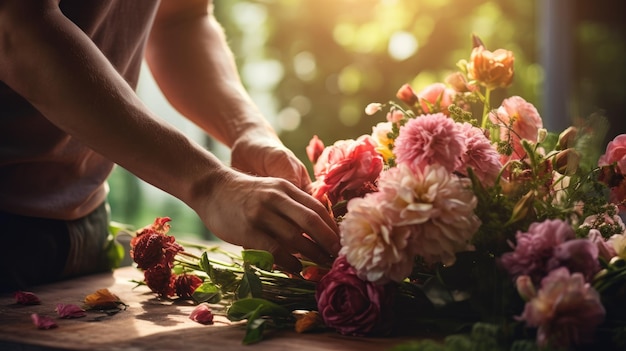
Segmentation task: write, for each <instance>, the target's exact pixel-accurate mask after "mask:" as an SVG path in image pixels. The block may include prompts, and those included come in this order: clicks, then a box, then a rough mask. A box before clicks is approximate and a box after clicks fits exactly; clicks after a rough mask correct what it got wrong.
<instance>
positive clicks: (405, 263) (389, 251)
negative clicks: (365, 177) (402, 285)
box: [339, 193, 416, 284]
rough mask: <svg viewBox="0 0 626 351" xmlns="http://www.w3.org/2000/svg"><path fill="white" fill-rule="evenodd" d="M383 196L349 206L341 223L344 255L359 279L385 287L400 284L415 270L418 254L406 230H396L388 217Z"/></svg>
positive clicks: (358, 201)
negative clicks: (415, 260)
mask: <svg viewBox="0 0 626 351" xmlns="http://www.w3.org/2000/svg"><path fill="white" fill-rule="evenodd" d="M383 195H384V194H382V193H370V194H367V195H366V196H365V197H364V198H354V199H352V200H350V202H348V213H347V214H346V215H345V216H344V219H343V220H342V221H341V223H340V230H341V245H342V248H341V251H340V253H339V254H340V255H343V256H345V257H346V260H347V261H348V263H350V265H351V266H352V267H354V269H355V271H356V273H357V275H358V276H359V278H361V279H364V280H367V281H370V282H374V283H378V284H383V283H387V282H389V281H390V280H392V281H396V282H400V281H402V280H403V279H404V278H406V277H407V276H408V275H409V274H410V273H411V270H412V269H413V260H414V257H415V254H416V250H415V247H413V246H412V245H410V244H411V236H410V231H409V229H408V228H407V227H406V226H404V227H403V226H400V227H397V226H394V225H393V223H392V222H391V221H390V217H388V216H386V215H385V213H384V209H383V207H384V206H385V202H384V199H383V198H382V197H383Z"/></svg>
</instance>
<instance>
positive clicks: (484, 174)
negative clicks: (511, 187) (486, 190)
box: [456, 123, 502, 186]
mask: <svg viewBox="0 0 626 351" xmlns="http://www.w3.org/2000/svg"><path fill="white" fill-rule="evenodd" d="M460 129H461V133H463V135H464V136H465V145H466V146H467V151H466V152H465V153H464V154H463V155H461V161H462V164H461V165H460V166H459V167H457V169H456V171H457V172H459V173H460V174H463V175H465V176H467V168H471V169H472V170H473V171H474V174H476V177H478V180H480V182H481V183H482V184H483V185H485V186H492V185H494V184H495V181H496V179H497V178H498V174H499V173H500V170H501V169H502V163H501V162H500V154H498V151H497V150H496V149H495V148H494V147H493V145H492V144H491V141H490V140H489V138H487V137H486V136H485V134H484V132H483V130H482V129H480V128H477V127H474V126H472V125H471V124H469V123H463V124H462V125H461V127H460Z"/></svg>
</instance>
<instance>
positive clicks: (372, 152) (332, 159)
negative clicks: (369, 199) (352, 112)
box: [313, 135, 383, 204]
mask: <svg viewBox="0 0 626 351" xmlns="http://www.w3.org/2000/svg"><path fill="white" fill-rule="evenodd" d="M382 169H383V158H382V156H381V155H380V154H378V152H376V143H375V142H374V140H373V139H372V137H371V136H369V135H363V136H361V137H360V138H359V139H357V140H340V141H337V142H336V143H335V144H333V145H332V146H329V147H327V148H325V149H324V151H323V152H322V154H321V155H320V157H319V158H318V160H317V163H316V164H315V166H314V168H313V170H314V173H315V177H316V181H315V182H314V183H313V196H315V198H317V199H319V200H322V199H323V198H324V196H328V199H329V200H330V201H331V203H332V204H336V203H338V202H339V201H342V200H349V199H351V198H353V197H359V196H363V195H365V193H367V192H371V190H372V188H373V187H371V186H369V187H368V184H374V183H375V182H376V180H377V179H378V176H379V175H380V172H381V171H382Z"/></svg>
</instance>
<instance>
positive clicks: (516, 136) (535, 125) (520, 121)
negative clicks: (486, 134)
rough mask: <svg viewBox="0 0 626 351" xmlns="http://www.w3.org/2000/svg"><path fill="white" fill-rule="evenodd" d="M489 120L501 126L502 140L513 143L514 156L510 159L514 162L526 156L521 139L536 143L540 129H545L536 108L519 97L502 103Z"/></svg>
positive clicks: (490, 115)
mask: <svg viewBox="0 0 626 351" xmlns="http://www.w3.org/2000/svg"><path fill="white" fill-rule="evenodd" d="M489 119H490V120H491V122H492V123H493V124H495V125H498V126H500V140H504V141H509V142H510V143H511V146H512V147H513V154H512V155H511V157H510V159H513V160H519V159H521V158H523V157H524V156H525V155H526V152H524V149H523V147H522V143H521V139H526V140H528V141H531V142H533V143H536V142H537V136H538V133H539V129H541V128H543V122H542V120H541V116H539V112H537V109H536V108H535V106H533V104H531V103H529V102H526V100H524V99H523V98H522V97H519V96H513V97H510V98H508V99H505V100H504V101H502V105H501V106H500V107H499V108H498V109H497V110H496V112H495V113H490V114H489ZM507 159H508V158H507Z"/></svg>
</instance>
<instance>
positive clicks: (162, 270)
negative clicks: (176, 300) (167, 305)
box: [143, 264, 176, 297]
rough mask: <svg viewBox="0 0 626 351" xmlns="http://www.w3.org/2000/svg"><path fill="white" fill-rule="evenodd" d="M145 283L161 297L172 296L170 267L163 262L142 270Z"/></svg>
mask: <svg viewBox="0 0 626 351" xmlns="http://www.w3.org/2000/svg"><path fill="white" fill-rule="evenodd" d="M143 277H144V280H145V282H146V285H148V287H149V288H150V290H152V291H153V292H155V293H157V294H159V295H160V296H163V297H170V296H174V292H175V291H174V280H175V279H176V277H175V276H173V275H172V269H171V268H170V267H169V266H165V265H163V264H157V265H156V266H154V267H151V268H149V269H147V270H145V271H144V272H143Z"/></svg>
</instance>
